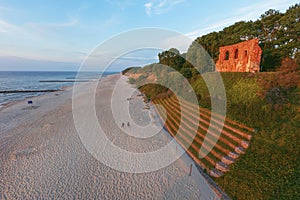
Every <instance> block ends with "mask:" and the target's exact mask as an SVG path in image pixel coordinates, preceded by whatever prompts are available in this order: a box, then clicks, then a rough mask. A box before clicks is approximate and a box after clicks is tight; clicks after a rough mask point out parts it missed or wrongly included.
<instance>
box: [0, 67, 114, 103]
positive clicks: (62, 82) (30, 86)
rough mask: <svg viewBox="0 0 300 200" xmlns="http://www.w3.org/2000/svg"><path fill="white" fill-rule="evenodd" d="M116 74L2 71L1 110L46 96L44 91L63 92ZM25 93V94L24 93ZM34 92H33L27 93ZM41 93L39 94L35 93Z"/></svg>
mask: <svg viewBox="0 0 300 200" xmlns="http://www.w3.org/2000/svg"><path fill="white" fill-rule="evenodd" d="M114 73H116V72H104V73H103V75H102V73H99V72H80V74H79V73H77V72H70V71H68V72H66V71H64V72H62V71H59V72H54V71H51V72H49V71H48V72H46V71H0V108H1V107H3V106H4V105H5V104H7V103H10V102H13V101H18V100H23V99H26V98H29V97H34V96H39V95H43V94H45V92H40V91H44V90H61V89H63V87H65V86H72V85H74V83H75V82H76V81H77V82H86V81H91V80H95V79H98V78H99V77H100V76H102V77H103V76H107V75H110V74H114ZM23 91H24V92H23ZM25 91H33V92H25ZM34 91H39V92H34Z"/></svg>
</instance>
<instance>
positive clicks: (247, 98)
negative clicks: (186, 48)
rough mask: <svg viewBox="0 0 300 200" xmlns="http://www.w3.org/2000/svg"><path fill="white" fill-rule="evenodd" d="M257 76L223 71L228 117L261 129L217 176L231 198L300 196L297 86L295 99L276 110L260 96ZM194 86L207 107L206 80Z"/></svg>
mask: <svg viewBox="0 0 300 200" xmlns="http://www.w3.org/2000/svg"><path fill="white" fill-rule="evenodd" d="M209 75H210V76H214V74H209ZM259 76H261V74H256V75H252V76H251V75H249V74H246V73H222V78H223V82H224V85H225V89H226V94H227V117H229V118H231V119H234V120H237V121H239V122H242V123H244V124H246V125H248V126H250V127H254V128H256V129H258V133H256V134H254V137H253V138H252V140H251V143H250V147H249V149H248V150H247V153H246V155H244V156H243V157H242V158H241V159H239V160H238V161H237V162H236V163H235V164H234V165H232V166H231V170H230V172H228V173H226V174H225V175H224V176H223V177H221V178H218V179H215V181H216V182H217V183H218V185H219V186H220V187H221V188H222V189H224V190H225V192H226V193H227V194H228V195H229V196H230V197H231V198H232V199H300V170H299V166H300V150H299V149H300V131H299V130H300V123H299V118H300V117H299V110H300V107H299V89H296V90H294V91H293V92H292V94H290V96H289V98H290V99H289V102H293V103H289V104H284V105H280V106H279V108H277V109H273V108H272V106H271V105H268V104H267V103H266V101H265V100H264V99H262V98H260V97H258V96H257V92H259V90H260V86H259V84H258V79H259V78H260V77H259ZM193 87H194V89H195V90H196V92H197V93H199V94H200V95H201V96H202V99H201V101H200V104H201V105H202V106H205V107H207V108H209V107H210V102H209V98H210V97H209V95H208V91H207V89H206V88H205V87H206V86H205V83H204V81H203V80H202V79H201V78H199V79H198V80H197V81H195V82H194V83H193Z"/></svg>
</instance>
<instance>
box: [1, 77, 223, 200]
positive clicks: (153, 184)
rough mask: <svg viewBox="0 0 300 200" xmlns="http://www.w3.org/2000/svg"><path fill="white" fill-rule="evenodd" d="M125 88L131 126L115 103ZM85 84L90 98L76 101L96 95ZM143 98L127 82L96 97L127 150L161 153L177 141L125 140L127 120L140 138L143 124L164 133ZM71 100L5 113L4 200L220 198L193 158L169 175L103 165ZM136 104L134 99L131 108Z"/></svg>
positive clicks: (162, 136) (64, 96) (107, 125)
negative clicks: (80, 128)
mask: <svg viewBox="0 0 300 200" xmlns="http://www.w3.org/2000/svg"><path fill="white" fill-rule="evenodd" d="M117 81H120V84H123V91H124V92H123V93H122V92H120V93H118V95H119V98H120V101H121V100H122V101H124V102H125V103H130V105H129V110H130V112H129V113H131V115H132V116H131V119H124V118H122V117H127V116H126V115H124V116H119V118H118V119H117V120H116V122H115V120H114V119H113V113H112V112H111V110H110V106H111V105H110V103H111V101H110V99H111V97H112V96H113V93H112V91H113V85H114V84H115V83H116V82H117ZM82 85H83V86H82V94H80V95H78V97H76V98H83V97H82V96H81V95H83V96H84V93H85V92H84V91H86V90H88V89H89V84H88V83H83V84H82ZM128 92H129V93H128ZM128 94H130V95H131V96H128ZM137 94H138V91H136V90H135V89H134V88H132V86H131V85H129V84H127V83H126V77H122V76H120V75H112V76H109V77H106V78H104V79H103V80H102V81H101V86H99V87H98V89H97V93H96V96H95V98H96V112H97V116H98V118H99V123H100V124H101V126H102V127H103V129H105V133H106V134H107V137H108V138H109V139H110V140H111V141H112V142H113V143H114V144H115V145H117V146H119V147H120V148H123V149H126V150H128V151H132V152H149V151H154V150H156V149H159V148H161V147H162V146H164V145H166V144H167V143H168V142H169V141H170V139H171V138H170V136H169V135H168V134H167V133H166V132H164V131H163V130H162V131H160V132H159V134H156V135H154V136H152V137H150V138H144V139H140V138H135V137H132V136H128V135H127V134H124V133H123V130H122V128H121V127H120V125H121V124H120V123H119V121H118V120H123V121H124V123H126V124H125V127H124V129H128V131H129V132H131V133H132V134H135V135H136V136H137V135H138V134H139V131H138V130H140V129H139V128H136V125H139V126H146V125H148V124H153V125H157V128H158V129H160V128H161V125H159V122H158V121H157V120H158V118H157V116H156V114H155V113H153V110H151V109H150V111H149V110H145V109H143V108H144V106H145V104H144V102H143V99H142V98H140V97H137ZM71 95H72V92H71V90H70V89H69V90H67V91H63V92H60V95H54V94H52V95H44V96H43V97H37V98H36V99H35V102H38V104H39V105H38V106H39V107H38V108H37V109H32V110H24V109H23V108H25V107H26V105H25V104H24V102H19V103H17V104H15V105H12V106H11V107H8V108H6V109H4V110H2V111H0V115H1V119H0V123H2V126H1V128H2V129H1V130H0V131H1V132H0V134H1V136H0V145H1V146H0V148H1V157H0V159H1V160H0V163H1V167H0V198H1V199H218V198H217V195H216V194H215V192H214V191H213V190H212V189H211V188H210V187H209V185H208V184H207V182H206V180H205V179H204V178H203V177H202V176H201V174H200V173H199V172H198V171H197V170H196V167H195V166H194V168H193V169H194V170H193V173H192V176H189V167H190V164H191V163H192V160H191V159H190V158H189V157H188V156H187V155H186V154H184V155H183V156H182V157H181V158H180V159H178V160H177V161H176V162H174V163H172V164H171V165H169V166H167V167H165V168H163V169H160V170H157V171H154V172H149V173H139V174H136V173H126V172H121V171H117V170H115V169H112V168H110V167H108V166H106V165H104V164H102V163H101V162H99V161H98V160H97V159H95V158H94V157H93V156H92V155H91V154H90V153H89V152H88V151H87V150H86V148H85V147H84V145H83V144H82V142H81V140H80V137H79V135H78V134H77V131H76V128H75V126H74V120H73V114H72V102H71ZM129 97H132V100H130V102H128V100H127V98H129ZM18 112H19V114H17V113H18ZM26 112H27V113H26ZM8 117H11V118H10V119H8ZM4 118H5V119H4ZM12 120H13V121H14V122H11V121H12ZM127 121H130V126H127ZM3 124H7V125H6V126H4V125H3ZM143 134H144V133H143ZM174 151H175V150H174Z"/></svg>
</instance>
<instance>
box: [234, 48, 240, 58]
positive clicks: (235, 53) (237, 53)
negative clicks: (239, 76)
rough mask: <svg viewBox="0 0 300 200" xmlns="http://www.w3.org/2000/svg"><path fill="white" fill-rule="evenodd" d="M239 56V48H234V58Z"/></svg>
mask: <svg viewBox="0 0 300 200" xmlns="http://www.w3.org/2000/svg"><path fill="white" fill-rule="evenodd" d="M238 57H239V50H238V49H236V50H235V52H234V59H237V58H238Z"/></svg>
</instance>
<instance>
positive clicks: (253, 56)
mask: <svg viewBox="0 0 300 200" xmlns="http://www.w3.org/2000/svg"><path fill="white" fill-rule="evenodd" d="M261 54H262V50H261V48H260V47H259V45H258V39H252V40H248V41H244V42H240V43H237V44H233V45H230V46H224V47H220V55H219V60H218V61H217V63H216V71H219V72H259V69H260V60H261Z"/></svg>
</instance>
